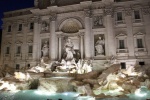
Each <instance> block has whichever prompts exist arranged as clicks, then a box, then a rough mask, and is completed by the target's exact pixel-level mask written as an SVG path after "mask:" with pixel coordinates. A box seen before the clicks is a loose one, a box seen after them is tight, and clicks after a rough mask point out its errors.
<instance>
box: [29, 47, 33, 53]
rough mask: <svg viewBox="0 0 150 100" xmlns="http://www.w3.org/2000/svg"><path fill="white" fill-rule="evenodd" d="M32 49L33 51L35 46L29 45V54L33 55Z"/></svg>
mask: <svg viewBox="0 0 150 100" xmlns="http://www.w3.org/2000/svg"><path fill="white" fill-rule="evenodd" d="M32 49H33V46H32V45H29V50H28V52H29V53H32Z"/></svg>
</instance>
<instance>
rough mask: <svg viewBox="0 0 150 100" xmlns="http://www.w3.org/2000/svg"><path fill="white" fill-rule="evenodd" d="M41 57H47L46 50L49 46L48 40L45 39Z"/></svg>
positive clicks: (47, 50)
mask: <svg viewBox="0 0 150 100" xmlns="http://www.w3.org/2000/svg"><path fill="white" fill-rule="evenodd" d="M41 51H42V57H48V54H49V53H48V52H49V46H48V41H45V42H44V44H43V47H42V50H41Z"/></svg>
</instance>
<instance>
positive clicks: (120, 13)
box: [117, 12, 123, 21]
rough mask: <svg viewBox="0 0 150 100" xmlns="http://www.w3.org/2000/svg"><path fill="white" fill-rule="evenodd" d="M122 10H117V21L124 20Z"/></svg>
mask: <svg viewBox="0 0 150 100" xmlns="http://www.w3.org/2000/svg"><path fill="white" fill-rule="evenodd" d="M122 20H123V18H122V12H117V21H122Z"/></svg>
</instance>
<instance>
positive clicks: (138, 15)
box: [134, 10, 141, 19]
mask: <svg viewBox="0 0 150 100" xmlns="http://www.w3.org/2000/svg"><path fill="white" fill-rule="evenodd" d="M134 18H135V19H141V17H140V11H139V10H135V11H134Z"/></svg>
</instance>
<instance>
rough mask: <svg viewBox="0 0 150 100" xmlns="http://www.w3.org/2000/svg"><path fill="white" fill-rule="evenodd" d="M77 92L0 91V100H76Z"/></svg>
mask: <svg viewBox="0 0 150 100" xmlns="http://www.w3.org/2000/svg"><path fill="white" fill-rule="evenodd" d="M77 96H78V93H75V92H65V93H48V92H47V93H46V92H42V91H38V90H25V91H19V92H16V93H13V92H1V93H0V100H76V97H77Z"/></svg>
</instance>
